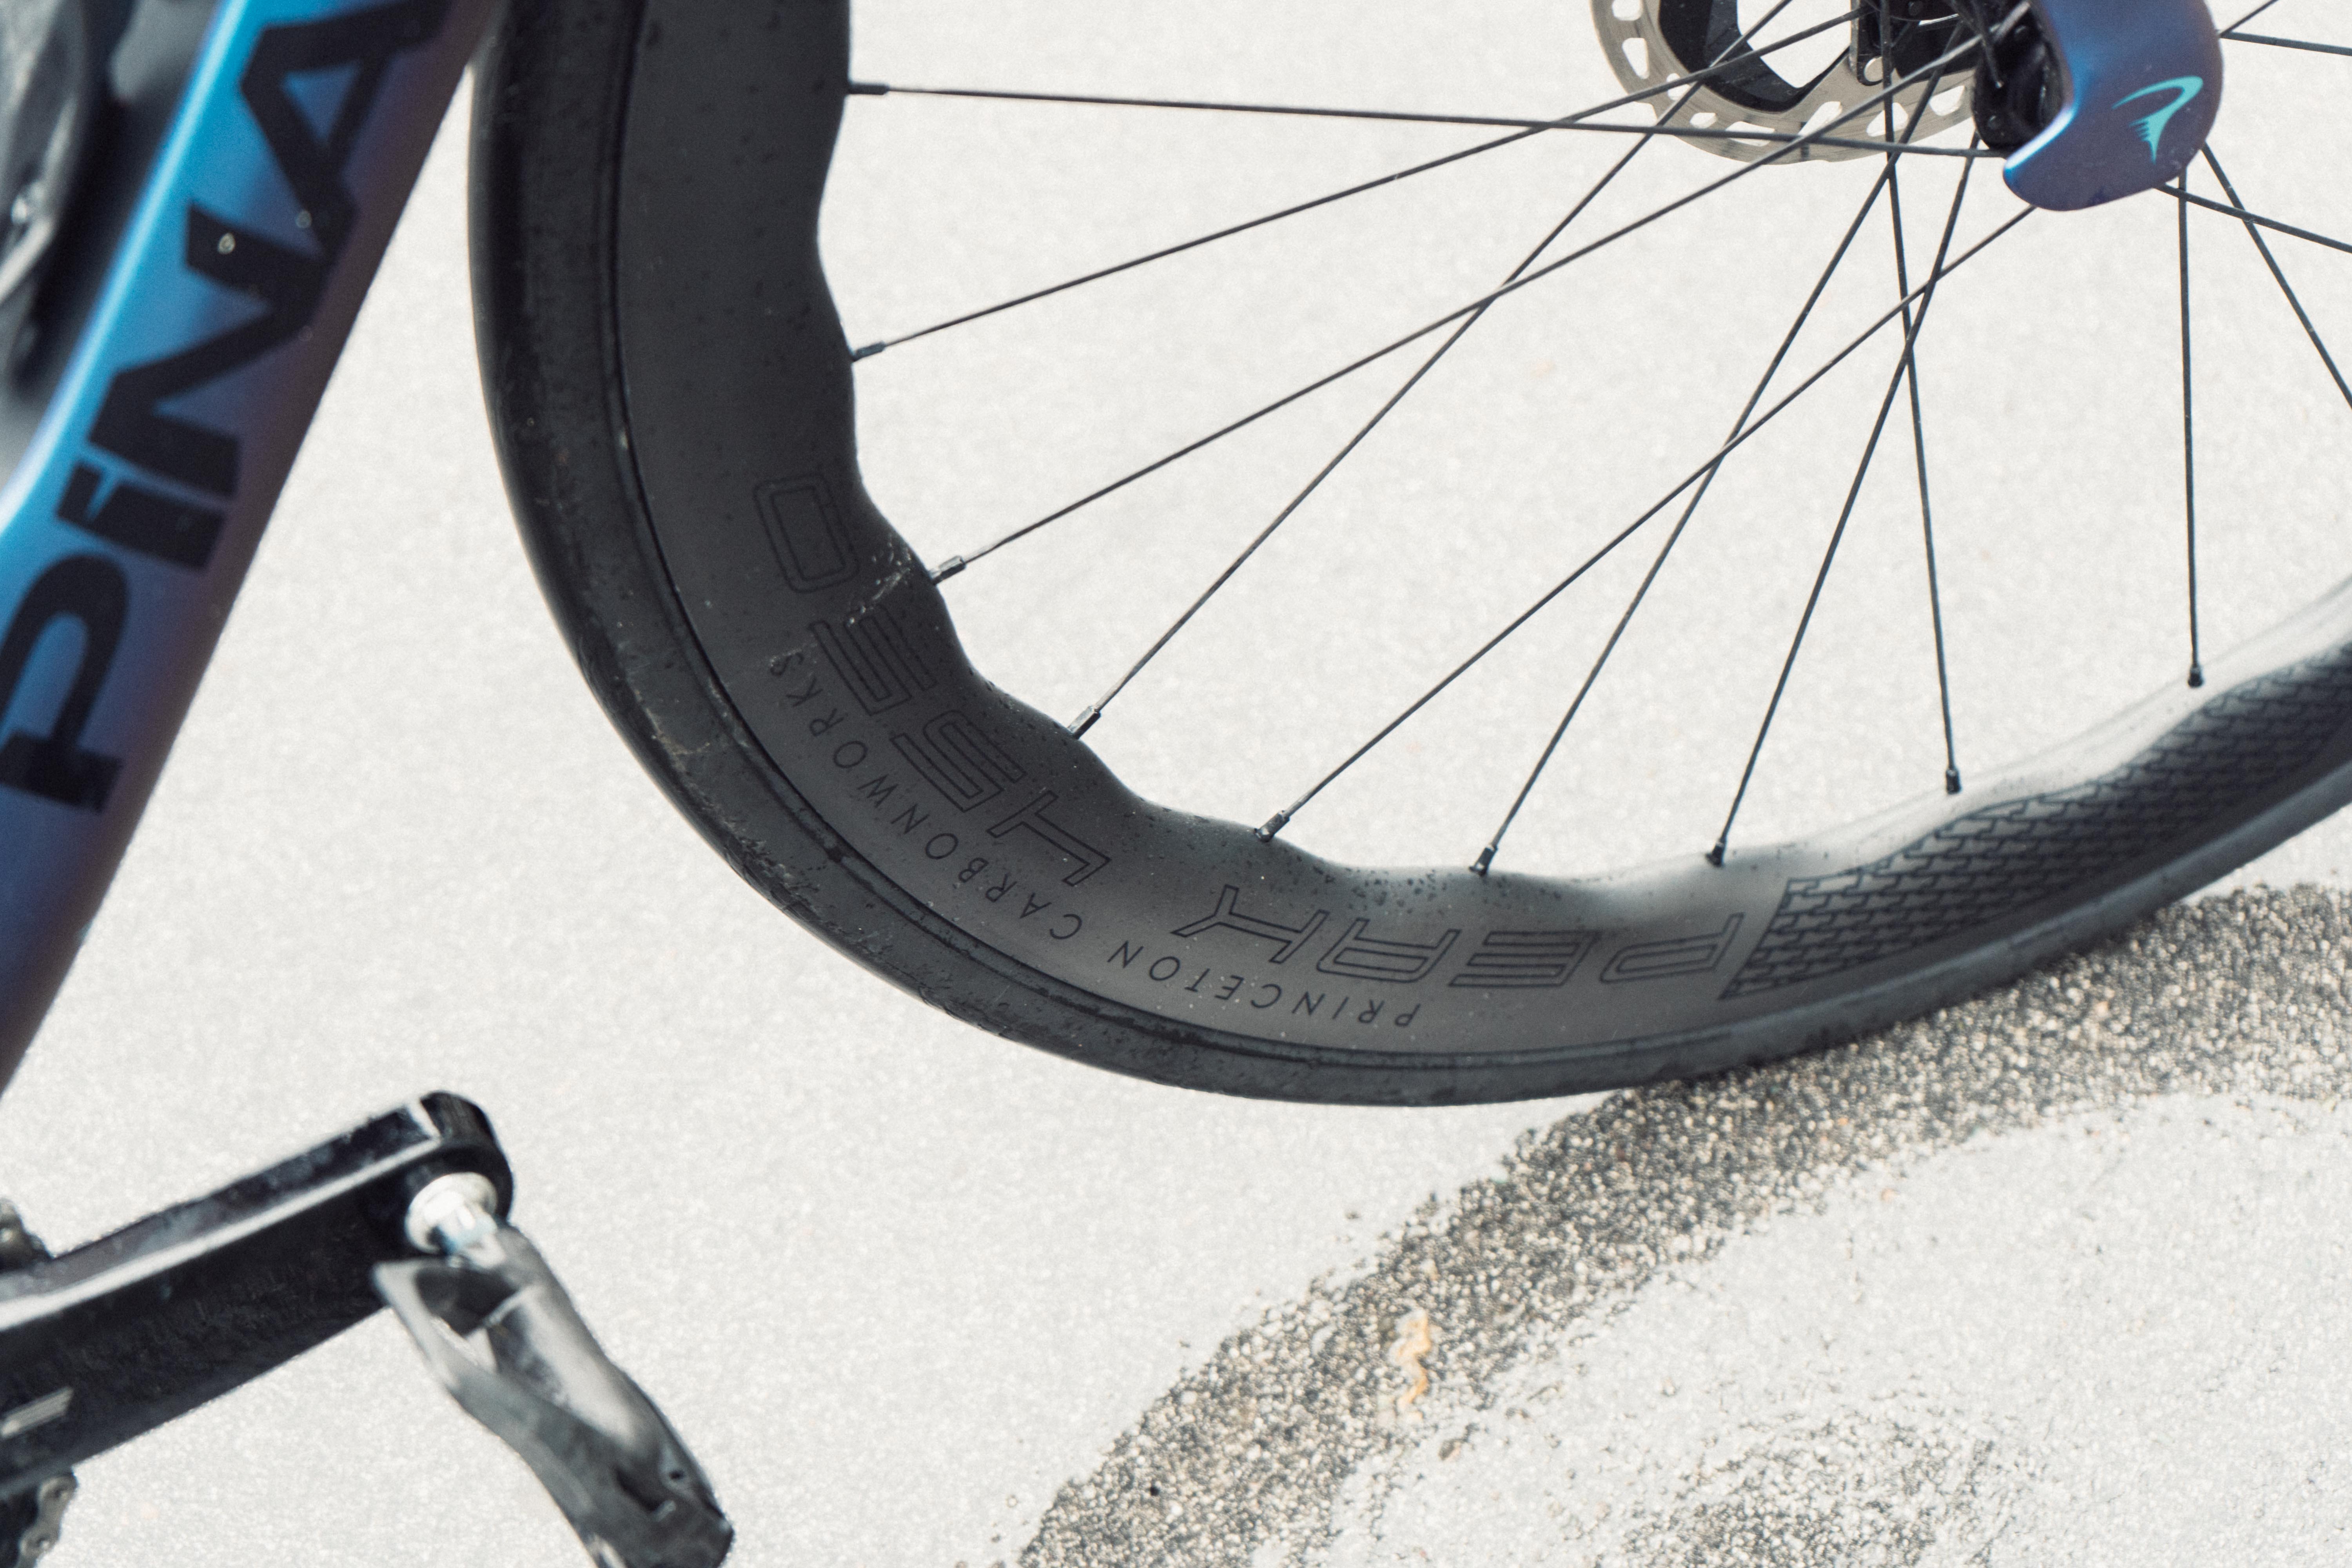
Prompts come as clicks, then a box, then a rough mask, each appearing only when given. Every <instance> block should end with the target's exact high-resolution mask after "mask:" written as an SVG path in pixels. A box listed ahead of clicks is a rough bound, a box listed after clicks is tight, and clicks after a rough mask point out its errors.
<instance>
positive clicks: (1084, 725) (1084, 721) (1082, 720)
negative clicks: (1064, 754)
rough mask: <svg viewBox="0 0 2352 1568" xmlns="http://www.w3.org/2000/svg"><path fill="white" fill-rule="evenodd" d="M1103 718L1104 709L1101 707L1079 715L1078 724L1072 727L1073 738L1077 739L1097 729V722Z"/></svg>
mask: <svg viewBox="0 0 2352 1568" xmlns="http://www.w3.org/2000/svg"><path fill="white" fill-rule="evenodd" d="M1101 717H1102V709H1101V708H1100V707H1094V708H1089V709H1087V710H1086V711H1085V712H1083V713H1081V714H1079V715H1078V717H1077V721H1076V722H1075V723H1073V724H1072V725H1071V726H1070V734H1071V736H1072V737H1073V738H1074V739H1075V738H1076V737H1077V736H1079V735H1083V734H1085V733H1086V732H1087V731H1089V730H1091V729H1093V728H1094V727H1095V721H1096V720H1097V719H1099V718H1101Z"/></svg>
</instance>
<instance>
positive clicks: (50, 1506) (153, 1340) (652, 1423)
mask: <svg viewBox="0 0 2352 1568" xmlns="http://www.w3.org/2000/svg"><path fill="white" fill-rule="evenodd" d="M513 1194H514V1183H513V1176H512V1173H510V1172H509V1169H508V1166H507V1162H506V1157H505V1155H504V1154H503V1153H501V1152H499V1145H498V1141H497V1138H496V1137H495V1136H494V1135H493V1134H492V1132H491V1131H490V1125H489V1121H488V1119H487V1118H486V1117H484V1116H483V1114H482V1112H481V1111H480V1110H479V1109H478V1108H477V1107H475V1106H473V1105H471V1104H469V1103H467V1101H465V1100H460V1099H458V1098H457V1096H455V1095H449V1094H430V1095H426V1096H425V1097H424V1098H423V1099H421V1100H413V1101H411V1102H410V1103H409V1104H407V1105H405V1106H403V1107H402V1108H401V1109H399V1110H394V1111H391V1112H388V1113H386V1114H385V1115H383V1116H379V1117H377V1118H376V1119H375V1120H374V1121H370V1122H368V1123H367V1124H366V1125H365V1126H362V1127H359V1128H356V1129H354V1130H353V1131H350V1132H347V1133H344V1134H343V1135H342V1136H341V1137H340V1138H336V1139H333V1140H331V1141H330V1142H326V1143H322V1144H320V1145H319V1147H317V1148H315V1149H312V1150H311V1151H310V1152H308V1153H305V1154H300V1155H298V1156H296V1157H295V1158H293V1159H291V1160H288V1161H286V1162H284V1163H281V1164H278V1165H274V1166H272V1167H271V1168H269V1169H268V1170H267V1171H264V1172H262V1173H260V1174H258V1175H255V1176H248V1177H247V1178H246V1179H245V1180H243V1181H241V1182H237V1183H235V1184H231V1185H229V1186H226V1187H224V1188H222V1189H221V1190H220V1191H219V1192H216V1193H214V1194H211V1195H210V1196H209V1197H204V1198H198V1199H197V1200H195V1201H194V1202H193V1203H187V1204H182V1205H179V1206H178V1207H176V1208H170V1209H166V1210H164V1211H163V1213H161V1214H157V1215H150V1216H148V1217H147V1218H145V1219H143V1220H141V1221H140V1222H139V1223H138V1224H136V1225H133V1226H129V1227H128V1228H126V1229H123V1230H119V1231H117V1232H115V1233H114V1234H113V1235H111V1236H108V1237H100V1239H99V1240H97V1241H94V1242H91V1243H90V1244H89V1246H87V1247H78V1248H76V1249H75V1250H73V1251H71V1252H68V1253H67V1254H65V1255H64V1256H62V1257H58V1258H47V1257H46V1256H44V1255H43V1253H42V1251H41V1249H40V1247H39V1245H38V1243H37V1242H35V1241H33V1240H32V1239H31V1238H30V1237H29V1236H27V1235H26V1233H25V1232H24V1231H23V1230H22V1229H21V1227H19V1226H16V1224H15V1215H14V1211H13V1210H8V1209H6V1208H5V1205H0V1505H9V1504H15V1505H16V1508H15V1513H12V1514H10V1515H9V1517H11V1518H14V1517H15V1514H16V1513H21V1514H23V1515H24V1518H25V1521H26V1537H25V1543H24V1544H20V1545H17V1546H16V1547H15V1548H14V1549H13V1550H14V1552H15V1555H13V1556H11V1555H0V1562H24V1561H29V1560H30V1559H28V1558H26V1557H24V1556H23V1552H24V1551H25V1550H26V1546H27V1545H29V1546H30V1547H31V1548H33V1549H34V1555H36V1556H37V1555H38V1553H39V1552H40V1551H44V1550H46V1549H47V1545H48V1544H50V1543H53V1542H54V1541H55V1539H56V1522H55V1518H54V1516H55V1514H56V1512H57V1510H58V1509H60V1508H62V1507H63V1505H64V1501H65V1500H66V1499H67V1498H68V1497H70V1496H71V1495H72V1490H73V1483H72V1479H71V1477H70V1474H69V1471H70V1468H71V1467H72V1466H73V1465H75V1464H77V1463H78V1462H79V1461H80V1460H83V1459H86V1458H89V1457H91V1456H92V1455H94V1454H98V1453H101V1452H103V1451H104V1450H106V1449H108V1448H111V1447H115V1446H116V1445H117V1444H120V1443H122V1442H125V1441H127V1440H129V1439H131V1438H132V1437H136V1436H139V1435H140V1434H141V1433H142V1432H148V1431H152V1429H154V1428H155V1427H157V1426H162V1425H163V1423H165V1422H166V1421H169V1420H171V1419H172V1418H173V1416H176V1415H184V1414H185V1413H186V1412H188V1411H190V1410H193V1409H194V1408H195V1407H196V1406H197V1405H202V1404H204V1403H205V1401H206V1400H209V1399H212V1398H215V1397H216V1396H218V1395H220V1394H226V1393H227V1392H228V1391H229V1390H230V1389H232V1388H235V1387H236V1386H237V1385H239V1384H244V1383H247V1382H249V1381H251V1380H252V1379H254V1378H256V1377H258V1376H260V1375H261V1374H262V1373H266V1372H268V1371H269V1370H271V1369H272V1368H274V1367H276V1366H278V1365H279V1364H281V1363H284V1362H287V1361H289V1360H291V1359H292V1358H293V1357H295V1356H297V1355H299V1354H300V1353H301V1352H304V1351H306V1350H309V1349H310V1348H311V1347H312V1346H314V1345H317V1344H319V1343H320V1342H323V1341H325V1340H328V1339H330V1338H331V1337H332V1336H334V1335H335V1334H337V1333H339V1332H341V1331H342V1330H344V1329H347V1328H349V1327H351V1326H352V1324H353V1323H356V1322H358V1321H360V1320H362V1318H365V1317H367V1316H368V1315H370V1314H371V1313H373V1311H375V1310H376V1309H377V1308H378V1307H380V1306H383V1305H384V1304H385V1303H386V1302H389V1303H390V1304H391V1305H392V1307H393V1308H394V1311H395V1312H396V1313H397V1314H398V1316H399V1318H400V1320H401V1321H402V1323H403V1324H404V1325H405V1326H406V1327H407V1329H408V1331H409V1332H410V1333H411V1334H412V1335H414V1336H415V1339H416V1342H417V1344H418V1346H419V1348H420V1349H422V1350H423V1351H424V1352H425V1360H426V1361H427V1363H429V1364H431V1365H432V1367H433V1369H434V1370H435V1371H436V1373H438V1374H439V1375H440V1377H441V1380H442V1382H443V1383H444V1384H446V1385H447V1387H448V1388H449V1390H450V1392H451V1393H453V1394H456V1395H457V1400H458V1403H459V1404H461V1405H464V1406H465V1408H466V1409H467V1410H468V1411H469V1412H471V1413H472V1414H473V1415H476V1416H477V1417H478V1418H479V1419H480V1420H481V1421H482V1423H483V1424H484V1425H485V1426H488V1427H489V1428H490V1429H491V1430H492V1431H493V1432H496V1433H497V1434H498V1435H499V1436H500V1437H503V1438H504V1439H506V1441H507V1442H508V1443H509V1445H511V1446H512V1447H514V1448H515V1449H516V1450H517V1452H519V1453H520V1455H521V1456H522V1458H523V1459H524V1460H525V1461H526V1462H527V1463H528V1464H529V1465H530V1468H531V1469H532V1470H533V1471H534V1472H535V1473H536V1474H537V1475H538V1476H539V1478H540V1479H541V1481H542V1482H544V1483H545V1484H546V1486H547V1488H548V1490H549V1491H550V1492H551V1494H552V1495H553V1497H554V1499H555V1500H556V1502H557V1504H558V1505H559V1506H560V1507H561V1508H562V1510H563V1512H564V1514H565V1516H566V1517H567V1518H568V1519H570V1520H571V1521H572V1525H573V1527H574V1528H575V1529H576V1530H577V1531H579V1533H580V1537H581V1539H582V1541H583V1543H585V1544H586V1545H587V1547H588V1549H589V1552H590V1554H591V1555H592V1556H593V1557H594V1558H595V1559H596V1561H597V1562H598V1563H599V1564H600V1565H601V1568H716V1565H717V1564H718V1563H719V1560H720V1559H721V1558H723V1557H725V1556H726V1554H727V1549H728V1546H729V1544H730V1542H731V1541H732V1539H733V1531H732V1528H731V1527H730V1525H729V1524H728V1522H727V1518H726V1516H725V1515H724V1514H723V1513H721V1512H720V1511H719V1504H718V1502H717V1500H715V1499H714V1498H713V1497H712V1495H711V1490H710V1486H709V1482H708V1481H707V1480H706V1479H704V1478H703V1475H702V1472H701V1470H700V1469H699V1468H698V1467H697V1466H696V1464H695V1462H694V1460H693V1458H692V1457H691V1456H689V1455H688V1453H687V1451H686V1447H685V1445H684V1444H683V1443H681V1442H680V1441H679V1440H678V1436H677V1433H676V1432H674V1431H672V1430H671V1428H670V1426H669V1424H668V1423H667V1421H665V1420H664V1419H663V1418H662V1416H661V1414H660V1412H659V1411H658V1410H656V1408H655V1407H654V1405H653V1403H652V1401H650V1400H649V1399H647V1398H646V1395H645V1394H644V1392H643V1391H642V1390H640V1389H639V1388H638V1387H637V1385H636V1384H635V1383H633V1382H631V1381H630V1380H629V1378H628V1377H627V1375H626V1374H625V1373H622V1372H621V1370H620V1369H619V1368H618V1367H616V1366H614V1364H613V1363H612V1362H611V1361H610V1360H609V1359H608V1358H607V1357H606V1356H605V1355H604V1352H603V1350H602V1349H601V1348H599V1347H598V1345H597V1343H596V1342H595V1340H594V1338H593V1336H591V1335H590V1333H589V1331H588V1328H587V1325H586V1324H584V1323H583V1322H582V1321H581V1320H580V1315H579V1313H578V1312H577V1311H576V1310H573V1308H572V1300H571V1298H570V1297H569V1296H568V1295H566V1294H565V1292H564V1289H563V1287H562V1284H561V1283H560V1282H558V1280H557V1279H556V1278H555V1276H554V1274H553V1272H552V1271H551V1270H550V1269H549V1268H548V1266H547V1263H546V1261H545V1259H543V1258H541V1257H540V1255H539V1251H538V1249H537V1248H536V1247H532V1246H531V1244H530V1241H529V1240H527V1239H526V1238H525V1237H523V1236H522V1234H521V1233H520V1232H519V1231H517V1230H516V1229H515V1228H514V1227H513V1226H509V1225H508V1224H506V1222H505V1220H504V1219H503V1218H502V1217H501V1216H502V1215H504V1214H505V1213H506V1211H507V1208H508V1206H509V1204H510V1203H511V1202H512V1199H513ZM419 1252H425V1253H437V1254H440V1255H441V1256H440V1257H438V1258H419V1257H418V1256H417V1254H418V1253H419ZM20 1500H28V1501H20ZM36 1503H37V1507H36V1506H35V1504H36ZM6 1546H8V1543H5V1542H0V1547H6Z"/></svg>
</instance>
